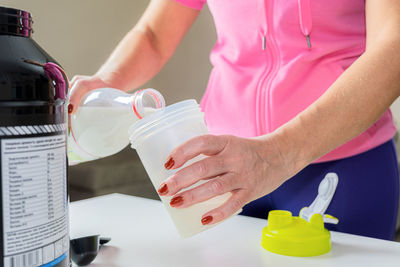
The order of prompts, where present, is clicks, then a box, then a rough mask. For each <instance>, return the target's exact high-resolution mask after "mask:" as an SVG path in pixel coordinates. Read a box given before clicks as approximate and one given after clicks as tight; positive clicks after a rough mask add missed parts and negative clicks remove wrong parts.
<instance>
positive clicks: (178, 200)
mask: <svg viewBox="0 0 400 267" xmlns="http://www.w3.org/2000/svg"><path fill="white" fill-rule="evenodd" d="M169 204H170V205H171V206H172V207H178V206H180V205H182V204H183V198H182V197H181V196H179V197H174V198H173V199H171V202H169Z"/></svg>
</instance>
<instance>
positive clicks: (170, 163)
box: [164, 158, 175, 170]
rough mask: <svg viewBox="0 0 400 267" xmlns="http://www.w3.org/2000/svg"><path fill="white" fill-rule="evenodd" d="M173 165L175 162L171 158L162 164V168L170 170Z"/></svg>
mask: <svg viewBox="0 0 400 267" xmlns="http://www.w3.org/2000/svg"><path fill="white" fill-rule="evenodd" d="M174 164H175V161H174V159H173V158H169V160H168V161H167V162H166V163H165V164H164V167H165V168H166V169H167V170H169V169H171V168H172V167H173V166H174Z"/></svg>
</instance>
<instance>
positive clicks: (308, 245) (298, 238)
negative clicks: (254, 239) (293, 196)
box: [261, 173, 339, 257]
mask: <svg viewBox="0 0 400 267" xmlns="http://www.w3.org/2000/svg"><path fill="white" fill-rule="evenodd" d="M337 182H338V176H337V175H336V174H335V173H328V174H327V175H326V176H325V178H324V179H323V180H322V181H321V183H320V185H319V188H318V196H317V198H316V199H315V200H314V201H313V203H312V204H311V205H310V207H306V208H303V209H302V210H301V211H300V216H299V217H296V216H292V213H291V212H289V211H285V210H273V211H270V212H269V214H268V225H267V227H265V228H264V229H263V231H262V237H261V245H262V247H263V248H265V249H266V250H268V251H270V252H273V253H277V254H281V255H286V256H295V257H310V256H317V255H322V254H325V253H327V252H329V251H330V250H331V238H330V237H331V235H330V233H329V231H328V230H327V229H325V227H324V222H326V223H334V224H336V223H338V221H339V220H338V219H337V218H335V217H333V216H331V215H328V214H324V212H325V211H326V209H327V207H328V206H329V203H330V201H331V199H332V197H333V195H334V193H335V190H336V186H337Z"/></svg>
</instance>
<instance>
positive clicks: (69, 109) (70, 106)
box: [68, 104, 74, 114]
mask: <svg viewBox="0 0 400 267" xmlns="http://www.w3.org/2000/svg"><path fill="white" fill-rule="evenodd" d="M73 109H74V106H73V105H72V104H69V105H68V113H69V114H71V112H72V110H73Z"/></svg>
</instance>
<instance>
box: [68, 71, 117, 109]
mask: <svg viewBox="0 0 400 267" xmlns="http://www.w3.org/2000/svg"><path fill="white" fill-rule="evenodd" d="M69 87H70V89H71V91H70V95H69V105H68V113H74V112H75V111H76V109H77V107H78V106H79V102H80V101H81V98H82V97H83V96H84V95H85V94H86V93H88V92H89V91H92V90H94V89H97V88H104V87H112V86H111V85H109V84H108V83H106V82H105V81H103V79H101V78H100V77H98V76H86V75H76V76H74V77H73V78H72V80H71V81H70V82H69Z"/></svg>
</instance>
